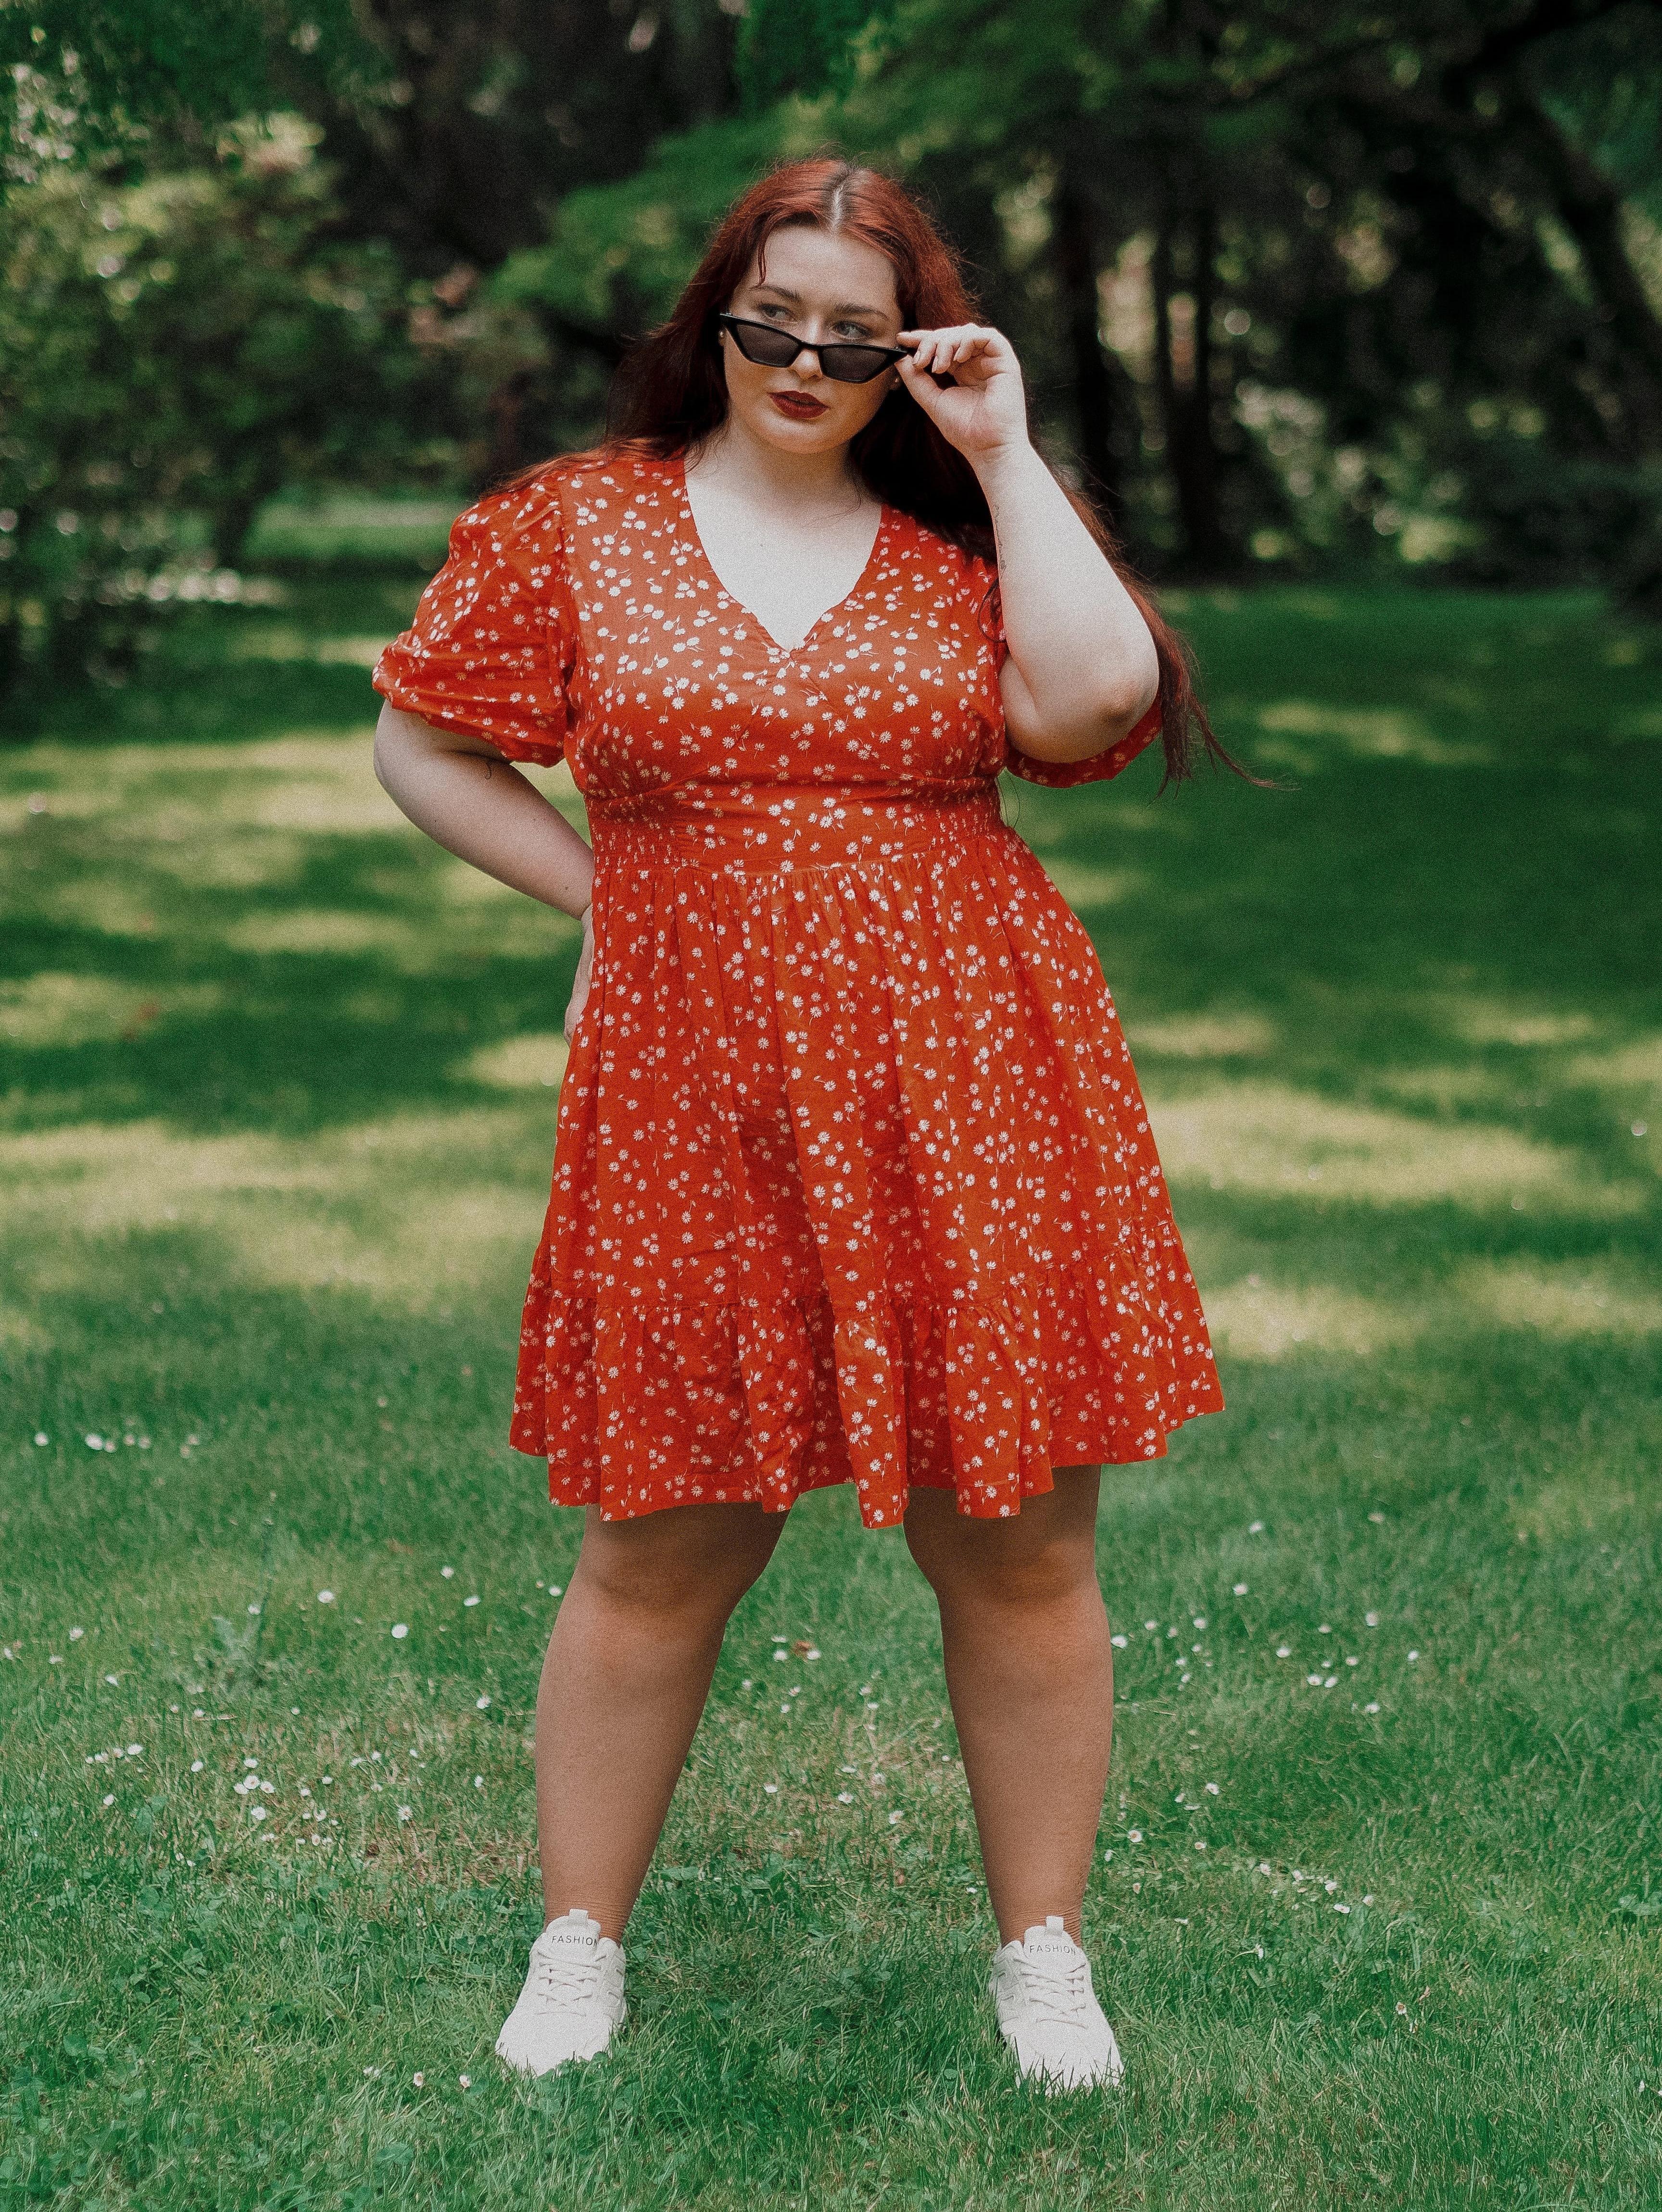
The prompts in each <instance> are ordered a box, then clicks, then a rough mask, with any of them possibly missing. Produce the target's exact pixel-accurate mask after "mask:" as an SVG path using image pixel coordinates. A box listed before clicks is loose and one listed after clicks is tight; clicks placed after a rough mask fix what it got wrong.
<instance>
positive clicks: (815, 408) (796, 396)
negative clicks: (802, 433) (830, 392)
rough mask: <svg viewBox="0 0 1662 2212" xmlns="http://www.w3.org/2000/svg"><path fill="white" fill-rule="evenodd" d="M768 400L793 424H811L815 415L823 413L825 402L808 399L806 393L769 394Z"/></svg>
mask: <svg viewBox="0 0 1662 2212" xmlns="http://www.w3.org/2000/svg"><path fill="white" fill-rule="evenodd" d="M768 398H770V400H772V402H773V404H774V405H775V406H776V408H777V409H778V410H779V412H780V413H781V414H782V415H788V416H791V418H792V419H793V421H794V422H812V421H813V418H814V416H816V415H823V414H824V413H825V401H824V400H823V399H810V398H809V397H808V395H807V392H769V394H768Z"/></svg>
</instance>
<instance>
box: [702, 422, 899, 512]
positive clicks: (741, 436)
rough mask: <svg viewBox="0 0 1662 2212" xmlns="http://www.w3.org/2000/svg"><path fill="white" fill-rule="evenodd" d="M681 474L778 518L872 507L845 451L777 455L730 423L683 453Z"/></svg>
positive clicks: (775, 450)
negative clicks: (771, 510)
mask: <svg viewBox="0 0 1662 2212" xmlns="http://www.w3.org/2000/svg"><path fill="white" fill-rule="evenodd" d="M686 468H687V473H688V475H689V476H697V477H701V478H702V479H703V482H704V483H707V484H710V485H713V486H714V485H719V487H720V488H721V490H722V491H723V492H724V493H727V494H728V495H730V496H732V497H734V498H736V499H740V500H743V501H746V502H748V503H751V504H752V505H754V506H756V507H764V508H766V507H772V508H775V509H776V510H777V511H779V512H781V513H792V514H795V515H799V516H800V515H801V513H803V511H804V509H808V510H810V511H812V510H815V509H818V510H819V511H820V512H822V513H835V514H846V513H849V511H850V510H851V509H853V508H856V507H868V506H871V505H873V504H874V501H873V499H872V495H871V494H870V492H869V491H868V489H867V488H866V486H865V485H864V483H861V479H860V477H858V476H857V475H856V474H855V471H854V468H853V466H852V465H851V464H850V461H849V449H848V447H846V446H834V447H831V450H830V451H829V452H828V453H781V452H780V451H779V449H778V447H776V446H770V445H766V444H764V442H763V441H762V440H761V439H759V438H758V437H755V436H753V435H752V434H751V433H750V432H749V431H748V430H746V428H745V426H744V425H743V423H741V422H734V421H733V420H732V419H731V418H729V419H728V421H727V422H723V423H722V424H721V428H719V429H717V430H715V431H713V432H712V433H711V434H710V435H709V437H708V438H706V439H705V440H704V441H703V444H702V445H701V446H698V447H696V448H694V449H692V450H691V451H689V453H688V454H687V458H686Z"/></svg>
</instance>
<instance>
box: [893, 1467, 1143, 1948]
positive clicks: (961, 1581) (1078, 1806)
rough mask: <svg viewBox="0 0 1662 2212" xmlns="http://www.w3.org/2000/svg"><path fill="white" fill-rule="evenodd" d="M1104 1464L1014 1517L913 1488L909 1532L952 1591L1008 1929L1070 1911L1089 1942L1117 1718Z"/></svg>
mask: <svg viewBox="0 0 1662 2212" xmlns="http://www.w3.org/2000/svg"><path fill="white" fill-rule="evenodd" d="M1100 1472H1101V1470H1100V1469H1099V1468H1094V1467H1074V1468H1056V1470H1055V1480H1056V1487H1055V1489H1054V1490H1052V1491H1050V1492H1049V1493H1047V1494H1046V1495H1045V1496H1044V1497H1041V1498H1024V1499H1023V1501H1022V1505H1021V1510H1020V1513H1019V1514H1014V1515H1012V1516H1010V1518H1009V1519H1008V1520H984V1521H983V1520H977V1519H974V1518H972V1517H971V1516H970V1515H968V1514H964V1513H960V1512H959V1510H958V1503H957V1499H956V1498H955V1496H954V1494H953V1492H951V1491H950V1490H922V1489H914V1490H913V1492H912V1493H911V1498H910V1503H909V1504H908V1506H907V1509H906V1541H907V1542H908V1543H909V1544H910V1547H911V1553H912V1557H913V1558H914V1559H916V1562H917V1564H918V1565H919V1566H920V1567H921V1568H922V1571H923V1572H924V1574H925V1575H926V1576H927V1577H928V1581H929V1583H930V1585H931V1587H932V1588H933V1589H934V1594H935V1595H936V1597H937V1598H938V1599H939V1600H940V1603H941V1640H942V1643H943V1645H944V1647H945V1651H946V1662H947V1694H948V1695H949V1696H950V1697H951V1699H952V1702H953V1719H954V1721H955V1722H956V1723H957V1724H958V1740H959V1744H960V1745H961V1746H962V1747H963V1752H964V1771H965V1778H967V1780H968V1782H969V1785H970V1799H971V1803H972V1804H973V1806H974V1808H975V1817H976V1826H977V1829H978V1830H979V1832H980V1835H981V1856H982V1859H983V1863H984V1864H985V1866H986V1869H987V1887H988V1890H989V1893H990V1896H991V1899H992V1906H993V1911H994V1914H995V1917H996V1919H997V1922H998V1932H999V1941H1000V1942H1001V1943H1008V1942H1011V1941H1013V1940H1014V1938H1016V1937H1019V1936H1021V1935H1022V1934H1023V1933H1024V1932H1025V1931H1026V1929H1029V1928H1031V1927H1032V1926H1033V1925H1034V1924H1035V1923H1039V1922H1042V1921H1043V1920H1044V1917H1045V1916H1046V1915H1047V1914H1048V1913H1052V1912H1056V1913H1060V1914H1061V1916H1062V1920H1063V1922H1064V1923H1066V1926H1067V1928H1068V1933H1069V1934H1070V1935H1071V1936H1073V1938H1074V1940H1075V1942H1079V1941H1080V1940H1081V1928H1080V1913H1081V1906H1082V1905H1083V1903H1084V1899H1085V1884H1086V1880H1087V1876H1088V1875H1089V1873H1090V1869H1091V1855H1092V1851H1093V1848H1094V1846H1095V1843H1096V1835H1097V1826H1098V1823H1099V1820H1101V1817H1102V1797H1103V1792H1104V1790H1105V1789H1106V1788H1107V1786H1108V1753H1109V1747H1110V1745H1111V1741H1112V1736H1113V1727H1114V1655H1113V1650H1112V1647H1111V1645H1110V1644H1109V1641H1108V1616H1107V1613H1106V1612H1105V1610H1104V1607H1103V1602H1102V1592H1101V1589H1099V1586H1098V1583H1097V1571H1096V1527H1097V1486H1098V1480H1099V1475H1100Z"/></svg>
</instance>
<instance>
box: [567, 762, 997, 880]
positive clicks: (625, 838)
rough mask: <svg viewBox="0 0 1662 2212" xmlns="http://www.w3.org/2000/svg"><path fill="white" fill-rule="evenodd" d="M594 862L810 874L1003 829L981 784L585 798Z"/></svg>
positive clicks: (753, 788) (729, 789)
mask: <svg viewBox="0 0 1662 2212" xmlns="http://www.w3.org/2000/svg"><path fill="white" fill-rule="evenodd" d="M588 823H589V832H590V835H591V836H592V837H593V839H594V856H595V860H596V861H597V862H598V863H601V864H606V863H612V864H616V863H619V862H621V863H623V864H624V865H625V866H627V865H628V864H629V863H630V862H631V861H636V862H645V863H648V864H651V863H653V862H665V861H670V862H675V863H687V862H691V863H694V864H697V863H700V862H702V863H703V864H704V865H705V866H715V867H752V868H786V867H796V868H813V867H830V866H837V865H838V864H839V863H842V864H846V863H849V862H862V861H872V860H883V859H886V858H889V857H898V855H899V854H902V853H906V852H915V851H917V850H918V849H920V848H927V847H929V846H932V845H944V846H948V847H950V846H953V845H956V844H961V843H962V842H963V841H964V840H965V838H968V837H974V836H985V835H987V834H988V833H989V832H991V831H997V830H1001V829H1002V828H1003V826H1004V821H1003V814H1002V812H1001V808H1000V805H999V795H998V788H997V786H996V785H995V784H993V783H991V782H989V781H987V780H985V779H984V778H981V777H977V778H974V779H973V780H968V779H966V781H965V783H964V784H963V785H961V786H947V787H942V788H941V790H940V791H939V792H932V793H929V794H928V795H927V796H921V797H911V798H888V797H873V798H870V799H862V798H859V797H857V796H855V795H854V794H853V793H851V792H850V791H849V788H848V787H847V786H846V785H843V786H836V787H834V786H828V785H823V784H822V785H811V784H795V785H788V784H727V785H718V786H713V787H712V786H705V787H703V788H701V789H700V790H698V791H697V792H691V793H690V792H688V791H686V790H685V788H684V789H682V790H680V791H676V792H662V793H656V792H654V793H642V794H637V795H636V796H633V797H630V798H628V799H590V800H589V802H588Z"/></svg>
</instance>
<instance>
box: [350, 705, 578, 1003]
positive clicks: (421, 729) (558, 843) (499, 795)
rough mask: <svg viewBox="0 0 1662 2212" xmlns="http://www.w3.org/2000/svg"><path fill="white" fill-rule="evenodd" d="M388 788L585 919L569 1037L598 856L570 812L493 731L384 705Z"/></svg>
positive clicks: (410, 810) (429, 827) (497, 867)
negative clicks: (443, 723)
mask: <svg viewBox="0 0 1662 2212" xmlns="http://www.w3.org/2000/svg"><path fill="white" fill-rule="evenodd" d="M375 775H376V776H377V778H378V779H379V781H380V785H381V787H382V789H383V790H384V791H385V792H386V793H387V796H388V797H389V798H390V799H392V800H393V804H394V805H396V806H397V807H399V809H400V810H401V811H403V812H404V813H405V814H407V815H408V816H409V817H410V819H411V821H412V822H413V823H415V825H416V827H417V829H424V830H425V831H426V832H427V835H428V836H429V837H431V838H432V839H433V840H434V842H435V843H436V844H440V845H442V846H443V847H444V848H445V850H446V851H447V853H454V854H456V856H457V858H458V859H459V860H468V861H471V862H472V865H473V866H474V867H476V868H482V869H484V872H485V874H486V875H488V876H495V878H496V880H497V882H498V883H502V884H509V885H510V886H511V887H512V888H513V889H514V890H516V891H524V892H525V893H526V894H527V896H529V897H531V898H534V899H540V900H541V902H542V903H543V904H544V905H545V906H551V907H557V908H558V909H559V910H560V912H561V913H562V914H569V915H572V916H574V917H580V918H581V921H582V925H583V950H582V957H581V959H580V961H579V962H578V965H577V980H576V984H575V987H574V989H573V991H572V994H571V1004H570V1006H569V1009H568V1010H567V1013H566V1018H565V1026H566V1033H567V1035H568V1036H569V1034H570V1032H571V1030H572V1029H573V1028H574V1027H575V1024H576V1022H577V1018H578V1016H579V1015H580V1014H581V1012H582V1009H583V1001H584V1000H585V999H586V998H587V993H588V971H589V963H590V960H591V957H592V951H593V944H594V938H593V930H592V926H591V925H592V917H591V915H590V914H589V910H588V909H589V900H590V898H591V896H593V889H594V854H593V853H592V852H591V851H590V850H589V848H588V846H587V843H586V842H584V840H583V839H582V838H581V836H579V835H578V833H577V832H576V830H575V829H573V828H572V826H571V824H570V823H569V822H568V821H567V820H566V818H565V817H564V815H563V814H562V813H560V812H559V811H558V810H557V808H556V807H553V806H551V805H549V803H548V801H547V800H546V799H545V798H544V797H543V795H542V793H541V792H539V790H538V789H537V787H536V786H535V785H534V784H533V783H531V782H529V781H527V778H526V777H524V776H522V775H521V774H520V772H519V770H518V769H516V768H514V767H513V766H512V765H511V764H510V763H508V761H507V760H505V759H504V758H503V757H502V754H501V753H499V752H498V751H497V750H496V747H495V746H494V745H493V744H491V743H490V740H489V738H476V737H472V736H470V735H467V734H466V733H465V732H460V731H457V730H441V729H439V728H437V727H435V725H434V724H433V723H431V722H423V720H421V719H420V717H419V716H418V715H415V714H405V712H404V710H403V708H400V707H390V706H383V707H382V708H381V710H380V721H379V722H377V724H376V725H375Z"/></svg>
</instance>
